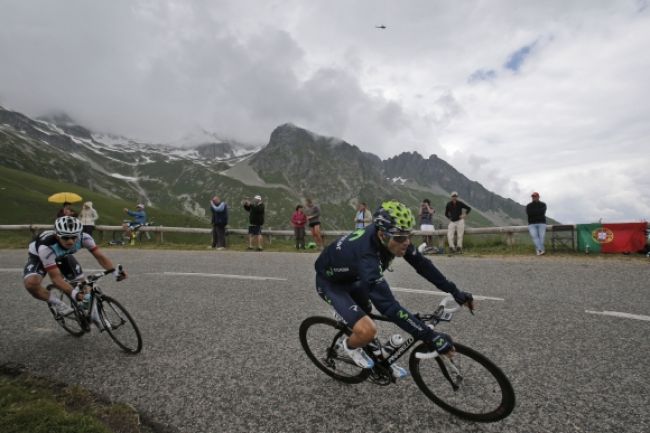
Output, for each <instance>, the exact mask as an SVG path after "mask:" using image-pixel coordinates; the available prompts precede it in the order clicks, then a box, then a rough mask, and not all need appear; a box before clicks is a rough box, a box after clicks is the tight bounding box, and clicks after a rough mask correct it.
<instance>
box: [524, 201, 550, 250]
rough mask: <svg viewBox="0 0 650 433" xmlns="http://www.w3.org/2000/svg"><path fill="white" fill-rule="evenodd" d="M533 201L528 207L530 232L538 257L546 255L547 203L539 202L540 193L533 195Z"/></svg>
mask: <svg viewBox="0 0 650 433" xmlns="http://www.w3.org/2000/svg"><path fill="white" fill-rule="evenodd" d="M531 198H532V201H531V202H530V203H528V204H527V205H526V215H528V232H529V233H530V237H531V238H533V243H534V244H535V251H536V252H537V255H538V256H543V255H544V254H546V250H545V249H544V236H545V235H546V203H544V202H543V201H539V193H538V192H534V193H533V194H532V195H531Z"/></svg>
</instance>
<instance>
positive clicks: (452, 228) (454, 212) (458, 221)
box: [445, 191, 472, 254]
mask: <svg viewBox="0 0 650 433" xmlns="http://www.w3.org/2000/svg"><path fill="white" fill-rule="evenodd" d="M471 211H472V208H471V207H469V206H467V205H466V204H465V203H463V202H462V201H460V200H458V193H457V192H456V191H454V192H452V193H451V201H450V202H449V203H447V206H445V216H446V217H447V218H448V219H449V225H448V226H447V241H448V242H449V250H451V252H452V253H454V252H456V253H459V254H462V253H463V236H464V235H465V218H466V217H467V215H468V214H469V213H470V212H471ZM454 234H456V244H455V245H454Z"/></svg>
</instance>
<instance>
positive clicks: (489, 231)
mask: <svg viewBox="0 0 650 433" xmlns="http://www.w3.org/2000/svg"><path fill="white" fill-rule="evenodd" d="M51 228H53V227H52V225H50V224H20V225H0V231H18V230H30V231H32V232H36V231H39V230H47V229H51ZM575 228H576V226H575V225H548V226H547V227H546V230H547V232H548V233H549V234H550V235H551V238H552V239H553V242H554V241H555V234H556V233H557V232H568V231H571V232H572V233H571V236H573V233H575ZM95 230H96V231H100V232H112V233H113V234H114V233H116V232H122V231H123V230H124V229H123V228H122V226H106V225H98V226H95ZM138 230H139V231H141V232H152V233H157V234H158V236H157V237H158V242H162V241H163V233H195V234H207V235H210V234H211V233H212V228H200V227H166V226H162V225H156V226H142V227H140V228H139V229H138ZM351 231H352V230H323V231H321V234H322V235H323V236H326V237H327V236H343V235H345V234H348V233H350V232H351ZM517 233H528V226H504V227H466V228H465V234H466V235H499V234H500V235H505V237H506V244H508V245H514V243H515V238H514V236H515V234H517ZM228 234H237V235H247V234H248V229H231V228H228V229H226V235H228ZM262 234H263V235H264V236H268V237H269V239H270V237H271V236H289V237H293V235H294V233H293V230H273V229H264V230H263V232H262ZM413 234H414V235H416V236H434V237H437V238H438V244H439V246H442V245H443V244H444V241H445V239H446V238H447V229H446V228H444V229H438V230H434V231H430V232H424V231H421V230H415V231H413ZM553 246H555V244H554V243H553ZM574 248H575V247H574Z"/></svg>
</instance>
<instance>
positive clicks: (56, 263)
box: [23, 216, 127, 329]
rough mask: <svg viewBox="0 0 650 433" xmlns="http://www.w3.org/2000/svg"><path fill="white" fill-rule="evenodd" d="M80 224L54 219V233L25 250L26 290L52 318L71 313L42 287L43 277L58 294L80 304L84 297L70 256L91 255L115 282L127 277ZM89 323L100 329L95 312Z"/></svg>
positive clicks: (70, 219) (68, 218) (79, 273)
mask: <svg viewBox="0 0 650 433" xmlns="http://www.w3.org/2000/svg"><path fill="white" fill-rule="evenodd" d="M82 230H83V225H82V224H81V221H79V220H78V219H77V218H75V217H72V216H64V217H61V218H57V219H56V221H55V222H54V230H48V231H45V232H43V233H41V234H40V235H39V236H38V238H36V239H35V240H33V241H32V242H31V243H30V244H29V247H28V258H27V263H26V264H25V268H24V270H23V282H24V285H25V289H27V291H28V292H29V294H30V295H32V296H33V297H34V298H36V299H40V300H41V301H45V302H47V303H48V305H49V307H50V309H51V310H52V311H53V312H54V313H55V315H60V316H65V315H67V314H70V313H71V312H72V311H73V309H72V308H71V307H70V306H69V305H67V304H66V303H65V302H63V301H62V300H61V299H59V298H58V297H57V296H56V294H55V291H54V290H50V288H51V287H50V286H48V288H46V287H43V278H45V276H46V275H48V276H49V277H50V280H52V284H53V285H54V286H55V287H56V288H58V289H59V290H61V291H63V292H65V293H67V294H68V295H70V296H71V298H72V299H74V300H75V301H81V300H83V296H84V293H83V292H82V291H81V292H80V290H79V287H78V286H76V285H75V286H73V282H74V281H79V280H80V279H82V278H83V271H82V270H81V266H80V265H79V263H78V262H77V260H76V259H75V258H74V256H73V254H75V253H76V252H77V251H79V250H80V249H82V248H85V249H87V250H88V251H89V252H90V254H92V255H93V257H94V258H95V260H97V263H99V265H100V266H101V267H102V268H104V269H105V270H107V271H112V272H113V273H114V274H115V277H116V279H117V280H118V281H121V280H123V279H125V278H126V277H127V274H126V272H125V271H122V272H121V273H120V272H118V271H116V270H115V266H113V262H112V261H111V260H110V259H109V258H108V257H106V255H104V253H103V252H102V251H101V250H100V249H99V247H98V246H97V245H96V244H95V241H94V240H93V238H92V236H90V235H89V234H88V233H84V232H83V231H82ZM91 319H92V320H93V322H95V324H96V325H97V326H99V327H100V329H101V321H100V320H99V316H98V315H97V312H96V311H91Z"/></svg>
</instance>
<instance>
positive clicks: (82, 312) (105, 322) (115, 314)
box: [48, 265, 142, 354]
mask: <svg viewBox="0 0 650 433" xmlns="http://www.w3.org/2000/svg"><path fill="white" fill-rule="evenodd" d="M118 270H119V271H120V272H121V271H122V265H118ZM109 273H111V271H102V272H97V273H95V274H92V275H90V276H88V277H87V278H85V279H82V280H80V281H73V282H71V283H72V284H80V292H81V289H83V293H84V294H85V299H84V301H83V302H82V301H76V300H73V299H72V297H70V295H68V294H67V293H65V292H63V291H61V290H59V289H58V288H56V287H54V286H53V285H50V286H49V287H48V289H50V290H55V291H57V292H58V295H57V296H58V297H59V299H60V300H61V301H63V302H65V303H67V304H68V305H69V306H70V307H71V308H72V311H71V312H70V313H68V314H66V315H59V314H58V313H56V312H55V311H54V310H52V309H50V311H51V312H52V315H53V316H54V320H56V322H57V323H58V324H59V325H60V326H61V327H62V328H63V329H65V330H66V331H67V332H68V333H70V334H71V335H73V336H75V337H81V336H83V335H84V334H86V333H88V332H90V324H91V322H93V317H92V316H93V311H96V318H95V320H94V322H95V323H96V324H97V325H98V328H99V330H100V332H104V331H106V332H108V335H109V336H110V337H111V339H113V341H114V342H115V343H116V344H117V345H118V346H119V347H120V348H121V349H122V350H124V351H125V352H127V353H129V354H136V353H139V352H140V350H142V336H141V335H140V330H139V329H138V326H137V325H136V323H135V321H134V320H133V318H132V317H131V315H130V314H129V312H128V311H127V310H126V308H124V307H123V306H122V304H120V303H119V302H118V301H117V300H115V299H114V298H112V297H110V296H108V295H105V294H104V292H103V291H102V290H101V288H100V287H99V286H98V285H97V281H98V280H99V279H100V278H102V277H104V276H106V275H108V274H109ZM97 319H98V320H99V323H97Z"/></svg>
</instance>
